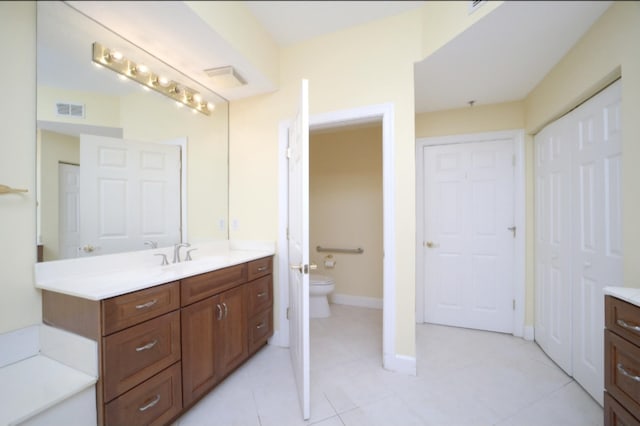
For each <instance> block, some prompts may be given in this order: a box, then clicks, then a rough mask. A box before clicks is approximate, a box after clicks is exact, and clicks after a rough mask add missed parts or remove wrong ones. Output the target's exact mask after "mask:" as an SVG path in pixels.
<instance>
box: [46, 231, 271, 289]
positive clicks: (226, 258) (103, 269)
mask: <svg viewBox="0 0 640 426" xmlns="http://www.w3.org/2000/svg"><path fill="white" fill-rule="evenodd" d="M189 248H190V249H193V248H196V249H197V250H195V251H193V252H192V253H191V256H192V258H193V260H192V261H189V262H185V261H183V262H181V263H175V264H169V265H166V266H161V261H162V258H161V256H155V254H156V253H164V254H166V255H167V259H168V260H169V262H171V260H172V258H173V248H172V247H168V248H162V249H151V250H141V251H136V252H128V253H118V254H112V255H103V256H96V257H86V258H78V259H67V260H58V261H52V262H43V263H37V264H36V265H35V281H36V288H39V289H43V290H50V291H54V292H57V293H63V294H67V295H70V296H77V297H81V298H84V299H89V300H102V299H107V298H109V297H114V296H119V295H121V294H125V293H130V292H132V291H136V290H142V289H145V288H148V287H153V286H155V285H159V284H164V283H168V282H171V281H176V280H179V279H182V278H186V277H190V276H193V275H198V274H202V273H205V272H209V271H213V270H217V269H222V268H226V267H228V266H233V265H238V264H240V263H245V262H249V261H251V260H255V259H260V258H262V257H266V256H272V255H273V254H275V244H273V243H270V242H228V241H216V242H210V243H202V244H194V245H192V246H191V247H189ZM182 250H183V251H182V253H183V257H184V253H185V249H184V248H183V249H182Z"/></svg>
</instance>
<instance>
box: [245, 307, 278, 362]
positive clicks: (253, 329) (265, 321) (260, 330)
mask: <svg viewBox="0 0 640 426" xmlns="http://www.w3.org/2000/svg"><path fill="white" fill-rule="evenodd" d="M248 328H249V353H250V354H252V353H253V352H255V351H256V350H257V349H258V348H259V347H260V346H262V345H263V344H264V343H265V342H266V341H267V339H268V338H269V337H271V336H272V335H273V309H269V310H266V311H264V312H262V313H261V314H259V315H255V316H253V317H251V318H250V319H249V324H248Z"/></svg>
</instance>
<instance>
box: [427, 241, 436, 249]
mask: <svg viewBox="0 0 640 426" xmlns="http://www.w3.org/2000/svg"><path fill="white" fill-rule="evenodd" d="M424 246H425V247H428V248H436V247H440V244H436V243H434V242H433V241H427V242H426V243H424Z"/></svg>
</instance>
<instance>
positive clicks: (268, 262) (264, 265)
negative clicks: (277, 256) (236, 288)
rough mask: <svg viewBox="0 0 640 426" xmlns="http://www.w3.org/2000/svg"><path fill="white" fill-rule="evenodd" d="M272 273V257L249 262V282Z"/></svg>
mask: <svg viewBox="0 0 640 426" xmlns="http://www.w3.org/2000/svg"><path fill="white" fill-rule="evenodd" d="M272 272H273V257H263V258H262V259H258V260H253V261H251V262H249V276H248V277H247V279H248V280H249V281H251V280H255V279H256V278H258V277H263V276H265V275H268V274H271V273H272Z"/></svg>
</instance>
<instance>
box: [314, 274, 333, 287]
mask: <svg viewBox="0 0 640 426" xmlns="http://www.w3.org/2000/svg"><path fill="white" fill-rule="evenodd" d="M309 283H310V284H313V285H331V284H333V278H331V277H328V276H326V275H316V274H310V275H309Z"/></svg>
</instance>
